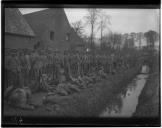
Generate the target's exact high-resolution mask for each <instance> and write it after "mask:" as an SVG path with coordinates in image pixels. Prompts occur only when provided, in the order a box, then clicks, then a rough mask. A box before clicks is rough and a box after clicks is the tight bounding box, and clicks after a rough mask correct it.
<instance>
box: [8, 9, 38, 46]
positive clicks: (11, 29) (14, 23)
mask: <svg viewBox="0 0 162 128" xmlns="http://www.w3.org/2000/svg"><path fill="white" fill-rule="evenodd" d="M34 37H35V34H34V32H33V30H32V29H31V27H30V26H29V24H28V23H27V22H26V20H25V19H24V17H23V16H22V14H21V12H20V11H19V10H18V9H17V8H5V48H9V49H33V46H34V44H35V43H36V41H35V38H34Z"/></svg>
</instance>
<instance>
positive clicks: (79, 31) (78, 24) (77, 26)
mask: <svg viewBox="0 0 162 128" xmlns="http://www.w3.org/2000/svg"><path fill="white" fill-rule="evenodd" d="M71 25H72V27H73V29H74V31H75V32H76V33H77V34H78V35H79V36H80V37H82V36H83V32H84V26H83V24H82V21H81V20H79V21H76V22H74V23H72V24H71Z"/></svg>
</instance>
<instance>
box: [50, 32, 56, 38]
mask: <svg viewBox="0 0 162 128" xmlns="http://www.w3.org/2000/svg"><path fill="white" fill-rule="evenodd" d="M54 35H55V33H54V32H53V31H51V32H50V40H54Z"/></svg>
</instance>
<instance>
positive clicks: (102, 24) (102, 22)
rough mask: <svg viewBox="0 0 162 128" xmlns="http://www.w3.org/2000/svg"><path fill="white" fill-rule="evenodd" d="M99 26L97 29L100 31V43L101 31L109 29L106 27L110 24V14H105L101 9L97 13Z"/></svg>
mask: <svg viewBox="0 0 162 128" xmlns="http://www.w3.org/2000/svg"><path fill="white" fill-rule="evenodd" d="M98 24H99V26H98V29H100V30H101V31H100V32H101V38H100V41H101V45H102V37H103V32H104V30H105V29H108V30H109V31H110V28H109V27H108V25H110V24H111V23H110V15H107V14H106V13H105V12H103V11H101V12H100V13H99V22H98Z"/></svg>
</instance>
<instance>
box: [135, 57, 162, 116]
mask: <svg viewBox="0 0 162 128" xmlns="http://www.w3.org/2000/svg"><path fill="white" fill-rule="evenodd" d="M149 61H150V62H149V66H150V75H149V78H148V80H147V82H146V84H145V86H144V88H143V90H142V92H141V94H140V96H139V104H138V106H137V108H136V111H135V113H134V114H133V116H135V117H157V116H159V114H160V111H159V108H160V106H159V105H160V67H159V64H160V63H159V56H154V57H152V58H150V59H149Z"/></svg>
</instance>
